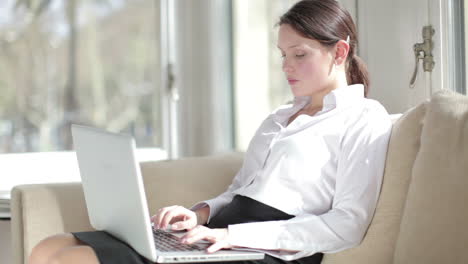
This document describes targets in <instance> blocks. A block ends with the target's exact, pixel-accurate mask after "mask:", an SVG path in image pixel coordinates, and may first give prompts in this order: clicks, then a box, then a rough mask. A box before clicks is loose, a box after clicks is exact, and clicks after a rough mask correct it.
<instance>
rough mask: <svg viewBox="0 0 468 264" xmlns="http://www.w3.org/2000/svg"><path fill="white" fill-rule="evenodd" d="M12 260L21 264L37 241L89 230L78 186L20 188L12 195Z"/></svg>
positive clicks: (28, 186) (24, 186) (15, 189)
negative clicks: (66, 233)
mask: <svg viewBox="0 0 468 264" xmlns="http://www.w3.org/2000/svg"><path fill="white" fill-rule="evenodd" d="M11 198H12V205H11V219H12V221H11V223H12V242H13V260H14V261H15V263H18V264H19V263H23V260H26V259H27V256H28V255H29V252H31V249H32V248H33V247H34V245H36V244H37V243H38V242H39V241H40V240H42V239H43V238H45V237H47V236H50V235H52V234H56V233H63V232H70V231H79V230H91V227H90V225H89V220H88V213H87V211H86V207H85V203H84V196H83V189H82V188H81V184H77V183H71V184H63V183H62V184H43V185H23V186H20V187H17V188H14V189H13V191H12V197H11Z"/></svg>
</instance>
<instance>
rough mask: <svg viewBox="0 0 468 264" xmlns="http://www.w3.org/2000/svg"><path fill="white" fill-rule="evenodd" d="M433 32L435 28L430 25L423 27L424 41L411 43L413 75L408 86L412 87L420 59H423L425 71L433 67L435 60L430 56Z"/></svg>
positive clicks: (429, 70) (432, 45)
mask: <svg viewBox="0 0 468 264" xmlns="http://www.w3.org/2000/svg"><path fill="white" fill-rule="evenodd" d="M434 34H435V30H434V28H432V26H431V25H429V26H425V27H423V30H422V35H423V40H424V41H423V42H422V43H416V44H414V45H413V51H414V58H415V66H414V72H413V76H412V77H411V81H410V88H414V86H415V83H416V77H417V75H418V65H419V60H420V59H422V60H423V69H424V71H425V72H432V69H434V65H435V62H434V57H433V56H432V50H433V49H434V42H433V41H432V36H434Z"/></svg>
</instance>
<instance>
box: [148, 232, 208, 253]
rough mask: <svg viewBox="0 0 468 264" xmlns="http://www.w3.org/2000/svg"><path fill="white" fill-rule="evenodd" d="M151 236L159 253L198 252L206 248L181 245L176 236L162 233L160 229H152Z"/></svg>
mask: <svg viewBox="0 0 468 264" xmlns="http://www.w3.org/2000/svg"><path fill="white" fill-rule="evenodd" d="M153 236H154V243H155V245H156V249H157V250H159V251H164V252H171V251H200V250H204V249H205V248H206V247H201V246H199V245H195V244H192V245H186V244H182V243H181V242H180V240H179V238H178V237H177V236H175V235H172V234H170V233H167V232H165V231H162V230H160V229H156V230H154V229H153Z"/></svg>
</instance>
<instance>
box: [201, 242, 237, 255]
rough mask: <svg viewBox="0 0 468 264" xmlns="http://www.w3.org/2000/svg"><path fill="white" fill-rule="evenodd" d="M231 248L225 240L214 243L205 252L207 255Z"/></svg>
mask: <svg viewBox="0 0 468 264" xmlns="http://www.w3.org/2000/svg"><path fill="white" fill-rule="evenodd" d="M231 247H232V246H231V245H230V244H229V243H228V242H227V239H224V240H221V241H219V242H216V243H214V244H213V245H211V246H209V247H208V248H207V249H206V251H207V252H208V253H214V252H216V251H218V250H221V249H223V248H231Z"/></svg>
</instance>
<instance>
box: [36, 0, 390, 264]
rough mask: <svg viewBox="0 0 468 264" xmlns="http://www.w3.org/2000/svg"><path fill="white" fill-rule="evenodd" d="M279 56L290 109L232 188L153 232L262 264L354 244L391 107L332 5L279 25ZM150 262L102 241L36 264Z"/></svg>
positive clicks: (88, 237) (262, 137)
mask: <svg viewBox="0 0 468 264" xmlns="http://www.w3.org/2000/svg"><path fill="white" fill-rule="evenodd" d="M278 48H279V50H280V51H281V54H282V57H283V71H284V73H285V75H286V78H287V79H288V82H289V85H290V87H291V91H292V93H293V95H294V102H293V103H292V104H287V105H283V106H281V107H279V108H278V109H276V110H275V111H274V112H273V113H272V114H271V115H269V116H268V117H267V118H266V119H265V120H264V121H263V123H262V124H261V126H260V127H259V129H258V131H257V133H256V134H255V136H254V137H253V139H252V140H251V142H250V145H249V148H248V150H247V152H246V154H245V161H244V164H243V165H242V168H241V169H240V171H239V172H238V173H237V175H236V177H235V178H234V180H233V183H232V184H231V186H230V187H229V188H228V190H227V191H226V192H225V193H223V194H221V195H220V196H218V197H216V198H214V199H212V200H208V201H205V202H202V203H199V204H197V205H195V206H194V207H193V208H191V210H189V209H186V208H183V207H180V206H172V207H166V208H162V209H160V210H159V211H158V213H157V214H156V215H155V216H153V217H152V220H153V222H154V224H155V227H156V228H167V227H168V226H169V225H171V228H172V229H176V230H180V229H187V230H189V232H188V233H187V234H186V235H185V236H184V238H183V242H184V243H188V244H190V243H194V242H196V241H198V240H201V239H207V240H210V241H211V242H213V244H212V245H211V246H210V247H209V248H208V251H209V252H214V251H217V250H219V249H221V248H231V247H233V246H241V247H251V248H257V249H262V250H268V252H267V253H268V255H267V257H266V258H265V259H264V260H261V261H246V262H244V263H290V262H295V263H320V262H321V259H322V256H323V253H332V252H337V251H340V250H344V249H347V248H350V247H353V246H356V245H358V244H359V243H360V242H361V240H362V238H363V237H364V234H365V232H366V230H367V228H368V226H369V223H370V221H371V219H372V216H373V213H374V210H375V206H376V203H377V198H378V194H379V191H380V185H381V182H382V175H383V168H384V163H385V156H386V151H387V144H388V139H389V136H390V132H391V121H390V119H389V116H388V113H387V112H386V110H385V109H384V107H383V106H382V105H381V104H380V103H378V102H377V101H375V100H371V99H367V98H366V97H367V93H368V89H369V81H368V77H367V70H366V67H365V65H364V64H363V62H362V61H361V60H360V59H359V58H358V57H357V55H356V49H357V35H356V29H355V25H354V23H353V21H352V18H351V17H350V15H349V13H348V12H346V11H345V10H344V9H343V8H342V7H341V6H340V5H339V3H338V2H337V1H335V0H304V1H301V2H298V3H297V4H296V5H294V6H293V7H292V8H291V9H290V10H289V11H288V12H287V13H286V14H284V15H283V16H282V17H281V18H280V21H279V37H278ZM51 262H54V263H55V262H57V263H62V262H63V263H74V262H76V263H99V262H100V263H102V264H105V263H148V261H147V260H146V259H144V258H142V257H140V256H139V255H138V254H137V253H136V252H135V251H133V250H132V249H130V248H128V247H125V246H122V243H121V242H119V241H117V240H116V239H113V238H110V237H109V236H106V234H105V233H104V232H83V233H74V234H73V235H72V234H61V235H56V236H53V237H50V238H47V239H45V240H44V241H42V242H41V243H39V244H38V245H37V246H36V247H35V248H34V250H33V252H32V254H31V256H30V262H29V263H30V264H45V263H51Z"/></svg>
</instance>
